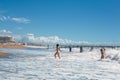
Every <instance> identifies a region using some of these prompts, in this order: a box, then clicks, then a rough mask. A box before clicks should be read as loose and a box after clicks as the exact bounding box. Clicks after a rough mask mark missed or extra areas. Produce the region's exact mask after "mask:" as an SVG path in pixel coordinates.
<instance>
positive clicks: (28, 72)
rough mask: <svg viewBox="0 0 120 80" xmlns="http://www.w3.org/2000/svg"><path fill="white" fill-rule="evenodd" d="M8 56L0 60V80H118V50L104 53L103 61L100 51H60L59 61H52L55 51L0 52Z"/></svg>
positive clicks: (4, 50) (36, 49)
mask: <svg viewBox="0 0 120 80" xmlns="http://www.w3.org/2000/svg"><path fill="white" fill-rule="evenodd" d="M0 52H6V53H8V54H9V55H8V56H6V57H3V58H0V80H119V79H120V54H119V52H120V50H119V49H106V59H103V60H100V51H99V49H97V48H96V49H94V50H92V51H89V50H86V51H83V52H82V53H80V52H79V49H73V51H72V52H69V50H68V49H64V48H63V49H61V52H60V54H61V59H58V58H57V59H55V58H54V53H55V49H47V48H35V47H34V48H33V47H31V48H30V47H29V48H28V49H0Z"/></svg>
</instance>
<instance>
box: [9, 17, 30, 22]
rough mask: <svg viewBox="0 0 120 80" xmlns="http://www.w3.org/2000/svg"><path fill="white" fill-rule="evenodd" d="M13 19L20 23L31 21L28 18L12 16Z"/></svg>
mask: <svg viewBox="0 0 120 80" xmlns="http://www.w3.org/2000/svg"><path fill="white" fill-rule="evenodd" d="M11 20H12V21H15V22H18V23H30V20H29V19H26V18H11Z"/></svg>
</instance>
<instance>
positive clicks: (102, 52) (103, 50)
mask: <svg viewBox="0 0 120 80" xmlns="http://www.w3.org/2000/svg"><path fill="white" fill-rule="evenodd" d="M100 52H101V59H104V58H105V49H104V48H103V49H100Z"/></svg>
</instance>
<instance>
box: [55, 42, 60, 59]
mask: <svg viewBox="0 0 120 80" xmlns="http://www.w3.org/2000/svg"><path fill="white" fill-rule="evenodd" d="M57 56H58V58H59V59H60V58H61V57H60V47H59V44H56V53H55V54H54V57H55V58H56V57H57Z"/></svg>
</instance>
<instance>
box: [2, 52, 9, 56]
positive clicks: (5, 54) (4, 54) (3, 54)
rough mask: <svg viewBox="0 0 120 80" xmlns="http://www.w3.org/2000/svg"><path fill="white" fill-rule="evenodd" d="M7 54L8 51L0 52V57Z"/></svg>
mask: <svg viewBox="0 0 120 80" xmlns="http://www.w3.org/2000/svg"><path fill="white" fill-rule="evenodd" d="M7 55H8V53H4V52H0V57H5V56H7Z"/></svg>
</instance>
